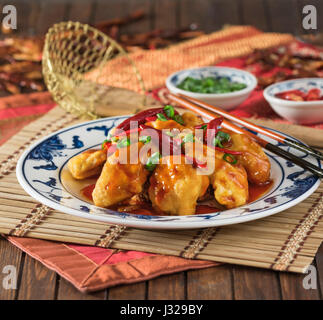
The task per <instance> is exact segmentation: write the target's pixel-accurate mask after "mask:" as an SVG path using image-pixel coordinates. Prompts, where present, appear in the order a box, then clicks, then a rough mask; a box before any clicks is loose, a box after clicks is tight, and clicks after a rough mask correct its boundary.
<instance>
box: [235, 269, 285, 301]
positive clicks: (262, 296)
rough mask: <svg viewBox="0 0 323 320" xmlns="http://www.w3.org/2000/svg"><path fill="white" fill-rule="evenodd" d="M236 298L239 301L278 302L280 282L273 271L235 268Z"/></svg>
mask: <svg viewBox="0 0 323 320" xmlns="http://www.w3.org/2000/svg"><path fill="white" fill-rule="evenodd" d="M233 279H234V280H233V281H234V298H235V299H237V300H245V299H246V300H267V299H270V300H278V299H280V298H281V296H280V289H279V280H278V275H277V273H276V272H273V271H271V270H264V269H256V268H248V267H239V266H234V267H233Z"/></svg>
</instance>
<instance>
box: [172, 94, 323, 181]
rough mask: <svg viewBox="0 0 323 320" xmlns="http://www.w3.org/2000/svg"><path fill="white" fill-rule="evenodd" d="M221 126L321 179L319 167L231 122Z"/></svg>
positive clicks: (210, 116) (202, 113)
mask: <svg viewBox="0 0 323 320" xmlns="http://www.w3.org/2000/svg"><path fill="white" fill-rule="evenodd" d="M168 97H169V98H170V99H171V100H172V101H174V102H176V103H178V104H179V105H180V106H182V107H183V108H185V109H188V110H191V111H193V112H196V113H197V114H199V115H200V116H202V117H205V118H207V119H210V120H211V119H213V118H214V117H216V118H217V117H219V115H218V114H216V113H215V112H213V111H209V110H205V109H204V108H203V107H202V106H200V105H197V104H195V103H193V102H191V101H189V100H188V99H186V98H184V97H182V96H181V97H179V96H177V95H174V94H171V93H170V94H169V96H168ZM221 125H222V126H223V128H226V129H228V130H231V131H233V132H236V133H239V134H246V135H248V136H250V137H251V138H252V139H254V140H256V141H257V142H258V143H259V144H260V145H261V146H262V147H263V148H265V149H266V150H269V151H271V152H273V153H275V154H277V155H279V156H281V157H282V158H284V159H286V160H289V161H291V162H293V163H295V164H296V165H298V166H300V167H301V168H303V169H305V170H308V171H310V172H312V173H314V174H315V175H317V176H318V177H320V178H323V170H322V169H321V168H320V167H318V166H316V165H314V164H312V163H310V162H308V161H306V160H304V159H302V158H298V157H297V156H295V155H293V154H292V153H290V152H287V151H285V150H283V149H280V148H279V147H278V146H276V145H274V144H272V143H270V142H268V141H266V140H264V139H262V138H260V137H259V136H257V135H255V134H253V133H252V132H250V131H247V130H244V129H242V128H240V127H238V126H236V125H235V124H233V123H231V122H228V121H226V120H224V121H223V122H222V124H221Z"/></svg>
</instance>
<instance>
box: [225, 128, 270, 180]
mask: <svg viewBox="0 0 323 320" xmlns="http://www.w3.org/2000/svg"><path fill="white" fill-rule="evenodd" d="M230 135H231V141H232V146H231V147H230V149H231V150H235V151H241V152H242V155H238V156H237V159H238V161H239V163H241V164H242V165H243V166H244V168H245V169H246V171H247V175H248V180H249V181H250V182H251V183H254V184H257V185H261V184H265V183H267V182H268V181H269V178H270V161H269V159H268V157H267V155H266V154H265V152H264V151H263V149H262V148H261V146H260V145H259V144H258V143H257V142H255V141H254V140H252V139H251V138H250V137H249V136H247V135H243V134H238V133H233V132H231V133H230Z"/></svg>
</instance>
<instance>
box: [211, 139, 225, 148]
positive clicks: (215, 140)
mask: <svg viewBox="0 0 323 320" xmlns="http://www.w3.org/2000/svg"><path fill="white" fill-rule="evenodd" d="M213 145H214V146H215V147H216V146H218V147H220V148H223V145H222V143H221V141H220V139H219V138H217V137H214V139H213Z"/></svg>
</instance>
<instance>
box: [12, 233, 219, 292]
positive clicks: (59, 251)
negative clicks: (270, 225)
mask: <svg viewBox="0 0 323 320" xmlns="http://www.w3.org/2000/svg"><path fill="white" fill-rule="evenodd" d="M7 239H8V240H9V241H10V242H11V243H13V244H14V245H15V246H17V247H18V248H20V249H21V250H23V251H25V252H26V253H27V254H29V255H30V256H31V257H33V258H35V259H37V260H38V261H40V262H41V263H42V264H44V265H45V266H46V267H48V268H49V269H51V270H54V271H56V272H57V273H58V274H59V275H60V276H62V277H63V278H65V279H66V280H68V281H69V282H71V283H72V284H73V285H74V286H75V287H76V288H77V289H79V290H80V291H82V292H90V291H97V290H102V289H105V288H107V287H111V286H115V285H119V284H129V283H134V282H139V281H144V280H148V279H152V278H155V277H157V276H159V275H162V274H170V273H174V272H179V271H184V270H189V269H199V268H206V267H211V266H216V265H217V263H214V262H209V261H199V260H187V259H183V258H178V257H173V256H164V255H155V254H147V255H144V256H143V257H140V258H137V259H130V260H128V261H122V262H119V263H118V262H117V263H113V264H106V262H107V260H109V259H111V258H112V257H113V256H114V254H116V253H115V250H109V249H102V248H98V249H100V250H102V251H106V254H107V256H106V258H105V259H104V260H103V261H102V262H101V263H100V264H97V263H95V262H94V261H93V260H91V259H89V257H87V256H85V255H83V254H82V253H80V252H78V251H77V250H74V249H73V246H69V245H66V244H64V243H57V242H51V241H45V240H38V239H31V238H18V237H7Z"/></svg>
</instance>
